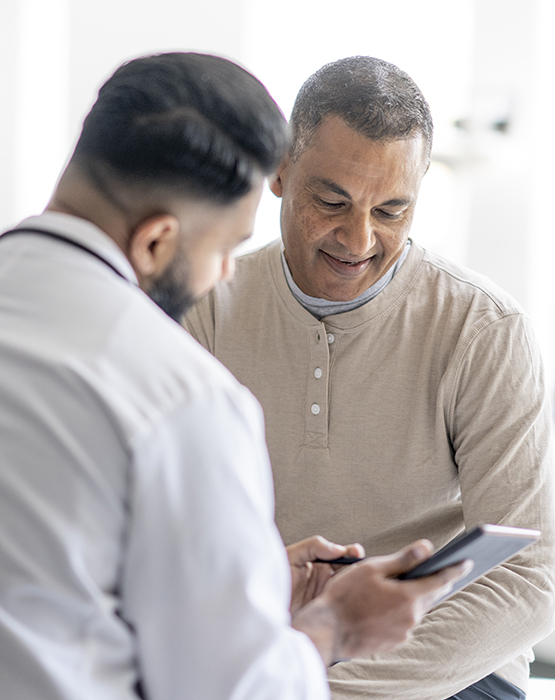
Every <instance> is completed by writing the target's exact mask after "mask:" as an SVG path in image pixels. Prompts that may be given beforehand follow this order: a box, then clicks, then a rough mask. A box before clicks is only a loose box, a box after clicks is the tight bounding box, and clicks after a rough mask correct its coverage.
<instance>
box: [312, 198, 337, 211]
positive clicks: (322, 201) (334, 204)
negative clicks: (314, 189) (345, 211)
mask: <svg viewBox="0 0 555 700" xmlns="http://www.w3.org/2000/svg"><path fill="white" fill-rule="evenodd" d="M318 202H319V204H321V206H323V207H325V208H326V209H341V207H342V206H343V202H326V200H325V199H322V198H321V197H318Z"/></svg>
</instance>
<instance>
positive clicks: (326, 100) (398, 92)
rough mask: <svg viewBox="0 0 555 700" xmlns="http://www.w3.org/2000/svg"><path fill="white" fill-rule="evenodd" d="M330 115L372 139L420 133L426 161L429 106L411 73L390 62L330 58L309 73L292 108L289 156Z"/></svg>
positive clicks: (305, 145)
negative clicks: (333, 60) (291, 137)
mask: <svg viewBox="0 0 555 700" xmlns="http://www.w3.org/2000/svg"><path fill="white" fill-rule="evenodd" d="M330 115H336V116H338V117H341V118H342V119H343V120H344V121H345V122H346V123H347V125H348V126H350V127H351V128H352V129H354V130H355V131H357V132H358V133H360V134H363V135H364V136H366V137H368V138H369V139H371V140H372V141H395V140H398V139H407V138H411V137H413V136H416V135H418V134H421V135H422V136H423V138H424V144H425V159H426V164H427V163H428V162H429V159H430V154H431V150H432V139H433V122H432V115H431V113H430V108H429V106H428V103H427V102H426V100H425V99H424V96H423V95H422V93H421V92H420V89H419V88H418V86H417V85H416V83H415V82H414V81H413V80H412V78H410V77H409V76H408V75H407V74H406V73H405V72H404V71H402V70H400V69H399V68H397V66H395V65H393V64H392V63H387V61H382V60H381V59H379V58H371V57H370V56H351V57H350V58H342V59H340V60H339V61H335V62H334V63H328V64H327V65H325V66H323V67H322V68H320V69H319V70H318V71H316V73H314V74H313V75H311V76H310V78H308V80H307V81H306V82H305V83H304V85H303V86H302V88H301V89H300V91H299V94H298V95H297V99H296V100H295V104H294V106H293V111H292V113H291V120H290V125H291V127H292V131H293V142H292V145H291V151H290V153H291V157H292V158H293V159H296V158H298V157H299V155H300V154H301V153H302V152H303V151H305V150H306V149H307V148H308V147H309V146H310V143H311V140H312V137H313V135H314V132H315V131H316V129H317V128H318V126H319V125H320V123H321V122H322V120H323V119H324V118H325V117H327V116H330Z"/></svg>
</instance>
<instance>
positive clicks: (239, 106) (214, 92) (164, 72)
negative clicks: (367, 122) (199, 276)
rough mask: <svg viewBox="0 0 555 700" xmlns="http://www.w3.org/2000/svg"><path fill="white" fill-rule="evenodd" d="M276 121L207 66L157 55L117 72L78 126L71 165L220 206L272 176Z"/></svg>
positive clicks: (248, 91) (107, 183)
mask: <svg viewBox="0 0 555 700" xmlns="http://www.w3.org/2000/svg"><path fill="white" fill-rule="evenodd" d="M287 146H288V132H287V128H286V125H285V120H284V118H283V116H282V114H281V112H280V111H279V109H278V107H277V105H276V104H275V102H274V101H273V100H272V98H271V97H270V95H269V94H268V92H267V91H266V89H265V88H264V86H263V85H262V84H261V83H260V82H259V81H258V80H257V79H256V78H255V77H254V76H252V75H251V74H250V73H248V72H247V71H245V70H243V69H242V68H240V67H239V66H237V65H236V64H234V63H232V62H231V61H227V60H226V59H223V58H219V57H216V56H209V55H204V54H196V53H166V54H159V55H154V56H147V57H143V58H138V59H135V60H132V61H129V62H128V63H125V64H124V65H123V66H121V67H120V68H118V70H117V71H116V72H115V73H114V75H113V76H112V77H111V78H110V79H109V80H108V81H107V82H106V83H105V84H104V85H103V87H102V88H101V89H100V92H99V94H98V99H97V101H96V103H95V104H94V106H93V108H92V110H91V112H90V113H89V115H88V116H87V118H86V120H85V122H84V124H83V130H82V133H81V136H80V138H79V141H78V143H77V146H76V149H75V154H74V157H73V160H74V161H75V162H77V163H78V164H79V166H80V167H81V168H83V169H84V170H85V172H87V173H88V175H89V177H90V178H91V180H92V181H93V182H94V184H95V185H96V186H97V187H98V189H100V190H103V191H104V192H105V194H107V195H108V194H109V190H110V189H111V188H112V187H113V184H114V183H113V179H114V177H115V179H116V180H117V181H118V183H119V184H121V185H124V186H126V187H131V188H133V187H134V186H139V187H141V188H144V187H145V186H146V187H149V186H152V187H156V188H160V187H163V188H167V189H170V190H174V191H175V192H176V193H181V194H182V193H186V194H190V195H194V196H196V197H199V198H206V199H209V200H212V201H214V202H218V203H221V204H229V203H232V202H234V201H236V200H238V199H239V198H240V197H242V196H243V195H245V194H246V193H247V192H248V191H249V190H250V189H251V187H252V185H253V182H254V181H255V179H256V178H257V177H258V176H259V175H260V173H262V174H269V173H270V172H272V171H273V170H274V168H275V167H276V166H277V164H278V163H279V161H280V160H281V158H282V157H283V155H284V153H285V151H286V149H287Z"/></svg>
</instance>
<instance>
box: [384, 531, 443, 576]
mask: <svg viewBox="0 0 555 700" xmlns="http://www.w3.org/2000/svg"><path fill="white" fill-rule="evenodd" d="M433 549H434V548H433V545H432V543H431V542H430V541H429V540H418V541H417V542H413V543H412V544H411V545H409V546H408V547H405V548H404V549H401V550H400V551H398V552H396V553H395V554H391V555H389V556H387V557H382V559H383V563H382V567H381V568H382V572H383V573H384V574H385V575H386V576H398V575H399V574H404V573H405V572H406V571H410V570H411V569H413V568H414V567H415V566H416V565H417V564H420V562H421V561H424V560H426V559H428V558H429V556H430V555H431V554H432V552H433Z"/></svg>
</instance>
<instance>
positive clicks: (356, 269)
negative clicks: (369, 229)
mask: <svg viewBox="0 0 555 700" xmlns="http://www.w3.org/2000/svg"><path fill="white" fill-rule="evenodd" d="M320 253H321V254H322V256H323V258H324V260H325V261H326V262H327V264H328V265H329V266H330V267H331V269H332V270H334V271H335V272H338V273H339V274H341V275H348V276H352V277H356V276H357V275H359V274H361V273H362V272H364V271H365V270H366V268H367V267H368V265H369V264H370V263H371V261H372V260H373V258H374V256H370V257H369V258H364V260H358V261H357V260H349V259H348V258H343V257H340V256H335V255H331V254H330V253H326V251H325V250H320Z"/></svg>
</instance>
